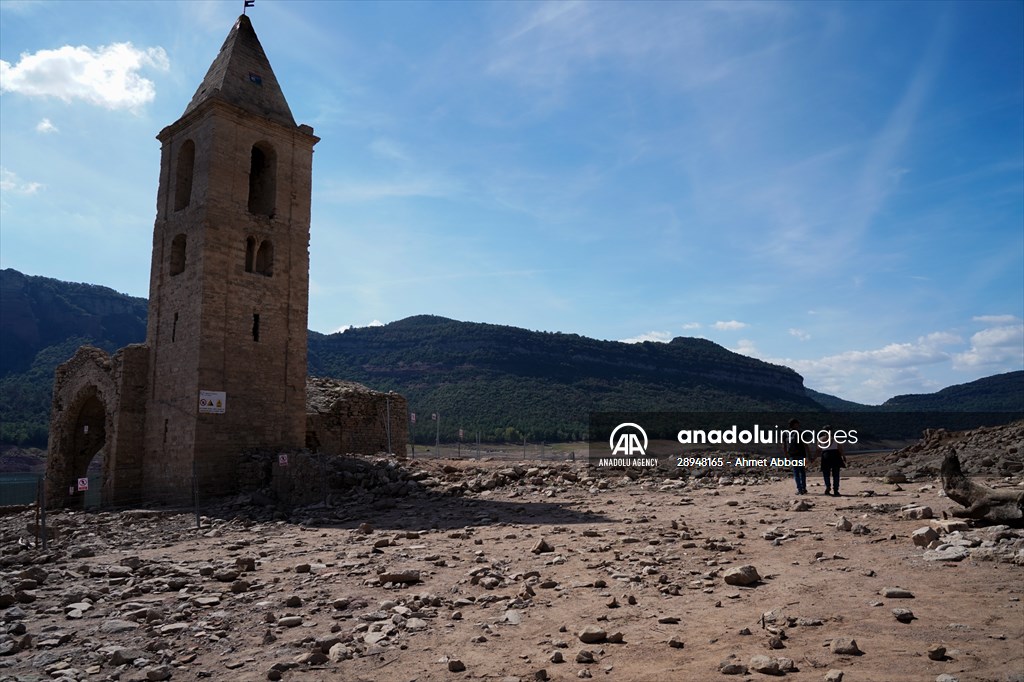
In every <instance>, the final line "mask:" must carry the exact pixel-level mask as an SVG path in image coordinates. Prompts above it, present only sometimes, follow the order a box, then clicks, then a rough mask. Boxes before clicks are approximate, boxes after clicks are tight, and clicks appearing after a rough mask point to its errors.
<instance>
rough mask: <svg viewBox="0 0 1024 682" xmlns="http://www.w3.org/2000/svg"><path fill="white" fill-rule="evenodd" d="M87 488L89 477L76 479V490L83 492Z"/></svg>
mask: <svg viewBox="0 0 1024 682" xmlns="http://www.w3.org/2000/svg"><path fill="white" fill-rule="evenodd" d="M88 489H89V479H88V478H80V479H78V492H83V491H85V490H88Z"/></svg>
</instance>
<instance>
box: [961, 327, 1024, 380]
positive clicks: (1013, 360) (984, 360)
mask: <svg viewBox="0 0 1024 682" xmlns="http://www.w3.org/2000/svg"><path fill="white" fill-rule="evenodd" d="M999 317H1000V318H1002V317H1009V318H1011V319H1015V318H1013V316H1012V315H1007V316H999ZM974 319H978V318H974ZM996 365H1004V366H1008V367H1007V369H1010V368H1017V369H1019V368H1020V367H1021V366H1024V323H1018V324H1007V325H1001V326H998V327H989V328H988V329H983V330H981V331H980V332H977V333H976V334H974V335H973V336H971V348H970V350H967V351H965V352H963V353H957V354H956V355H955V356H954V357H953V367H954V369H968V368H974V367H987V366H996Z"/></svg>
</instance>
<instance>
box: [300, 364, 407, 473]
mask: <svg viewBox="0 0 1024 682" xmlns="http://www.w3.org/2000/svg"><path fill="white" fill-rule="evenodd" d="M306 395H307V414H306V447H307V448H308V449H309V450H311V451H314V452H326V453H331V454H345V453H358V454H364V455H372V454H376V453H380V452H388V430H389V428H390V436H391V443H390V445H391V452H392V453H393V454H396V455H398V456H401V457H404V456H405V452H406V443H407V442H408V440H409V431H408V423H409V422H408V414H409V412H408V403H407V402H406V400H405V398H404V397H403V396H401V395H399V394H397V393H379V392H377V391H372V390H370V389H368V388H366V387H365V386H362V385H360V384H356V383H351V382H343V381H337V380H334V379H323V378H315V377H310V378H309V380H308V381H307V383H306ZM389 414H390V422H389V420H388V415H389Z"/></svg>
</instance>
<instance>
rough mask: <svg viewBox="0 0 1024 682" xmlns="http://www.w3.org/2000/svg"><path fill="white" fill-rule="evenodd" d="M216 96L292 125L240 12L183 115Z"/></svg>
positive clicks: (281, 95) (249, 25) (267, 63)
mask: <svg viewBox="0 0 1024 682" xmlns="http://www.w3.org/2000/svg"><path fill="white" fill-rule="evenodd" d="M213 99H218V100H222V101H225V102H228V103H229V104H233V105H235V106H236V107H239V108H240V109H243V110H245V111H248V112H249V113H252V114H255V115H257V116H260V117H262V118H267V119H270V120H272V121H276V122H277V123H281V124H284V125H286V126H289V127H292V128H294V127H295V118H294V117H292V111H291V109H289V108H288V102H287V101H285V98H284V93H283V92H281V86H280V85H278V83H277V77H276V76H275V75H274V70H273V69H272V68H270V61H269V60H268V59H267V55H266V53H265V52H264V51H263V46H262V45H260V39H259V38H258V37H256V31H255V30H254V29H253V27H252V22H251V21H249V17H248V16H246V15H244V14H243V15H241V16H240V17H238V21H236V22H235V25H234V26H233V27H232V28H231V32H230V33H228V37H227V38H226V39H225V40H224V44H223V45H222V46H221V48H220V52H219V53H218V54H217V58H216V59H214V60H213V63H212V64H211V65H210V70H209V71H207V72H206V77H205V78H203V82H202V83H200V84H199V89H197V90H196V94H194V95H193V96H192V101H191V102H189V104H188V106H187V107H186V108H185V115H187V114H189V113H190V112H192V111H194V110H196V109H198V108H199V107H200V106H201V105H202V104H203V103H205V102H207V101H209V100H213Z"/></svg>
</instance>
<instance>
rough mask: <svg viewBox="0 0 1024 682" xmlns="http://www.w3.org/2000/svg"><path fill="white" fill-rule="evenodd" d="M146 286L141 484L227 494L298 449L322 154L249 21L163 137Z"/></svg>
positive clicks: (157, 494) (170, 494) (150, 490)
mask: <svg viewBox="0 0 1024 682" xmlns="http://www.w3.org/2000/svg"><path fill="white" fill-rule="evenodd" d="M157 139H159V140H160V142H161V145H162V146H161V157H160V186H159V191H158V194H157V217H156V224H155V226H154V229H153V259H152V266H151V270H150V285H149V321H148V328H147V332H146V345H147V346H148V347H149V352H150V356H149V377H148V382H147V392H146V393H147V394H146V406H145V414H146V416H145V428H144V434H145V435H144V439H143V440H144V451H145V456H144V457H143V462H144V464H143V471H142V477H143V487H144V489H145V491H146V494H147V496H148V497H151V498H179V497H181V495H182V494H183V493H186V492H188V491H189V490H190V488H191V485H192V478H193V472H195V475H196V480H197V482H198V483H197V484H198V487H199V491H200V494H202V495H212V494H221V493H225V492H229V491H231V490H232V488H233V486H234V483H235V478H236V472H235V471H234V466H235V463H236V462H237V459H238V454H239V452H241V451H242V450H245V449H247V448H301V447H302V446H303V445H304V442H305V429H306V422H305V420H306V416H305V413H306V405H305V401H306V392H305V384H306V348H307V346H306V343H307V339H306V323H307V312H308V299H309V223H310V186H311V173H312V161H313V146H314V145H315V144H316V143H317V142H318V141H319V138H317V137H316V136H314V135H313V129H312V128H311V127H309V126H307V125H296V123H295V119H294V118H293V117H292V113H291V110H290V109H289V107H288V103H287V102H286V101H285V98H284V95H283V94H282V92H281V88H280V86H279V85H278V82H277V78H276V77H275V76H274V71H273V69H271V67H270V62H269V61H268V60H267V56H266V54H265V53H264V51H263V47H262V46H261V45H260V41H259V39H258V38H257V36H256V32H255V31H254V30H253V27H252V23H251V22H250V20H249V17H247V16H245V15H243V16H240V17H239V18H238V21H237V22H236V23H235V25H234V27H233V28H232V29H231V32H230V33H229V34H228V37H227V39H226V40H225V41H224V45H223V46H222V47H221V49H220V53H219V54H218V55H217V57H216V59H214V61H213V64H212V65H211V66H210V70H209V71H208V72H207V74H206V77H205V78H204V79H203V82H202V83H201V84H200V85H199V89H198V90H196V93H195V95H194V96H193V97H192V101H191V102H190V103H189V105H188V107H187V108H186V109H185V113H184V114H182V116H181V118H179V119H178V120H177V121H175V122H174V123H172V124H171V125H169V126H167V127H166V128H164V129H163V130H162V131H161V132H160V134H159V135H158V136H157Z"/></svg>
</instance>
